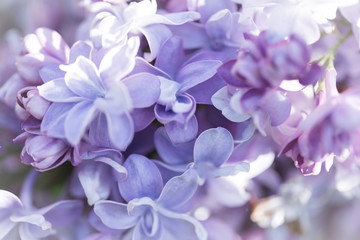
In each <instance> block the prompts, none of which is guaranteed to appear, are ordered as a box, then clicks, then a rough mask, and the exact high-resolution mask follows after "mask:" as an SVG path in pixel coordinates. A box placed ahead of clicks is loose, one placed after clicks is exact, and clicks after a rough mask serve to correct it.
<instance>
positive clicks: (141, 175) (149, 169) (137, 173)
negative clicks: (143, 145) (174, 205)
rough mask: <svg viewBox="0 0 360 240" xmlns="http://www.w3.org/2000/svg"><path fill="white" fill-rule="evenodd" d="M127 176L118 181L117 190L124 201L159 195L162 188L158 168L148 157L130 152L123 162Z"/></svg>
mask: <svg viewBox="0 0 360 240" xmlns="http://www.w3.org/2000/svg"><path fill="white" fill-rule="evenodd" d="M124 167H125V168H126V170H127V171H128V177H127V178H126V179H125V180H124V181H122V182H119V190H120V193H121V195H122V197H123V198H124V199H125V200H126V201H128V202H129V201H131V200H132V199H135V198H142V197H150V198H152V199H156V198H158V197H159V195H160V193H161V190H162V188H163V182H162V177H161V174H160V171H159V169H158V168H157V167H156V165H155V164H154V163H153V162H152V161H150V160H149V159H148V158H146V157H144V156H142V155H138V154H132V155H130V156H129V157H128V159H127V160H126V161H125V163H124Z"/></svg>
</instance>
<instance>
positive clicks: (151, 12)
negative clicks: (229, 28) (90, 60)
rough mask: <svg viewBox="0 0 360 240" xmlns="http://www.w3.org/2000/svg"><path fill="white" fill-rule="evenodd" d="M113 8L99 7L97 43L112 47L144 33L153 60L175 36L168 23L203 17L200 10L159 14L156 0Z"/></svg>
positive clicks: (93, 31) (94, 30) (94, 35)
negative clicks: (161, 47)
mask: <svg viewBox="0 0 360 240" xmlns="http://www.w3.org/2000/svg"><path fill="white" fill-rule="evenodd" d="M100 6H101V5H100ZM109 8H110V6H109V5H108V4H103V6H102V7H99V9H98V10H97V12H98V14H97V15H96V17H95V21H94V25H93V27H92V29H91V31H90V36H91V38H92V39H93V42H94V43H95V46H96V47H98V48H100V47H105V48H108V47H111V46H113V45H114V44H118V43H122V42H124V41H126V39H127V38H128V35H130V34H136V35H138V34H139V33H141V34H143V35H144V36H145V38H146V40H147V42H148V44H149V47H150V52H151V60H153V59H155V57H156V56H157V54H158V52H159V49H160V46H161V44H162V43H163V42H164V41H165V40H166V39H168V38H169V37H171V36H172V34H171V31H170V30H169V29H168V28H167V27H166V26H165V25H181V24H184V23H186V22H189V21H193V20H196V19H198V18H199V14H198V13H196V12H177V13H163V14H160V13H157V3H156V0H151V1H150V0H144V1H141V2H132V3H130V4H129V5H127V4H118V5H115V6H111V8H110V10H109Z"/></svg>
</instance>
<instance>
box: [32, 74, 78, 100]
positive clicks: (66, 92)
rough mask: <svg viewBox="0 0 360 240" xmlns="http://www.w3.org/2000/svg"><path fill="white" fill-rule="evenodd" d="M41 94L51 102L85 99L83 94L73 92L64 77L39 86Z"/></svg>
mask: <svg viewBox="0 0 360 240" xmlns="http://www.w3.org/2000/svg"><path fill="white" fill-rule="evenodd" d="M38 90H39V94H40V96H42V97H43V98H45V99H46V100H48V101H50V102H78V101H81V100H84V98H83V97H82V96H78V95H76V94H75V93H74V92H72V91H71V90H70V89H69V88H68V86H67V85H66V83H65V80H64V78H58V79H54V80H52V81H49V82H46V83H44V84H43V85H40V86H38Z"/></svg>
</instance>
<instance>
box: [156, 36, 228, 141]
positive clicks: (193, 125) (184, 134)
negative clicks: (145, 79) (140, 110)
mask: <svg viewBox="0 0 360 240" xmlns="http://www.w3.org/2000/svg"><path fill="white" fill-rule="evenodd" d="M174 54H176V55H177V57H176V58H174V57H173V55H174ZM169 63H171V64H169ZM220 64H221V62H220V61H217V60H199V61H189V62H187V61H186V56H185V54H184V50H183V48H182V40H181V39H180V38H177V37H173V38H169V39H168V40H167V41H166V42H165V43H164V44H163V46H162V49H161V50H160V52H159V56H158V58H157V59H156V62H155V67H157V68H158V69H160V70H161V71H163V72H164V73H165V74H162V76H159V79H160V83H161V86H160V88H161V93H160V97H159V99H158V101H157V104H156V106H155V114H156V118H157V119H158V120H159V122H161V123H163V124H164V126H165V129H166V131H167V133H168V135H169V137H170V138H171V140H172V141H173V142H174V143H181V142H188V141H191V140H193V139H194V138H195V137H196V134H197V129H198V126H197V119H196V116H195V111H196V99H195V98H194V97H193V96H191V95H190V94H188V93H187V92H188V91H189V90H190V89H192V88H194V87H196V86H197V85H199V84H201V83H205V82H206V81H207V80H209V79H210V78H211V77H213V76H214V75H215V74H216V69H217V67H219V66H220ZM202 95H206V92H203V93H202Z"/></svg>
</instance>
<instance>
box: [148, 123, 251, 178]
mask: <svg viewBox="0 0 360 240" xmlns="http://www.w3.org/2000/svg"><path fill="white" fill-rule="evenodd" d="M155 144H156V147H157V150H158V151H159V154H160V156H162V157H163V160H164V162H165V163H162V162H159V161H157V162H156V163H157V164H158V165H159V166H160V167H162V168H165V169H167V170H170V171H173V172H184V171H185V170H186V169H187V168H188V167H190V168H192V169H194V170H195V171H196V173H197V174H198V175H199V177H200V181H199V183H203V181H204V180H206V179H210V178H215V177H220V176H229V175H234V174H237V173H239V172H248V171H249V164H248V163H247V162H243V161H241V160H239V161H234V162H233V163H229V164H228V163H227V160H228V159H229V158H230V156H231V154H232V152H233V149H234V140H233V137H232V135H231V133H230V132H229V131H228V130H226V129H225V128H222V127H218V128H211V129H207V130H206V131H204V132H202V133H201V134H200V135H199V136H198V138H197V139H196V141H195V143H183V144H180V145H179V144H177V145H173V144H172V143H171V142H170V139H169V138H167V137H166V136H165V134H164V132H163V131H162V130H159V131H158V132H157V134H156V135H155ZM193 144H194V145H193ZM192 146H193V150H192ZM179 153H180V154H179ZM191 160H192V161H191Z"/></svg>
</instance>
